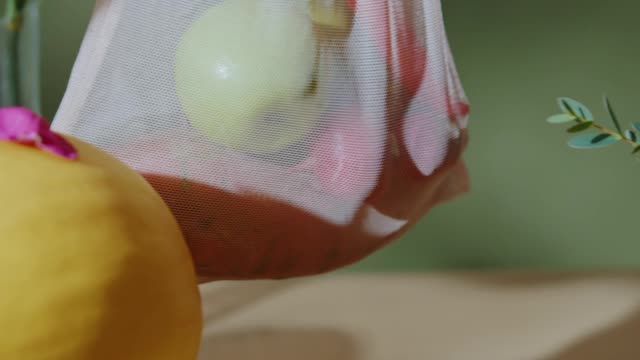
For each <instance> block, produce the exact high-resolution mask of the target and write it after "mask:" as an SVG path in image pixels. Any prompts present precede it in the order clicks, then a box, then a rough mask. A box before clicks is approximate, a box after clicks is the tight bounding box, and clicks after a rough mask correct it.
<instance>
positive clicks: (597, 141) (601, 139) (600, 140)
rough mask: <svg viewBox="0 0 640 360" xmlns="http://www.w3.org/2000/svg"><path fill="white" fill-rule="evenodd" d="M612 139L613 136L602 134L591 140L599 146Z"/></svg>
mask: <svg viewBox="0 0 640 360" xmlns="http://www.w3.org/2000/svg"><path fill="white" fill-rule="evenodd" d="M609 137H611V134H600V135H596V136H595V137H594V138H593V139H591V143H592V144H599V143H601V142H603V141H605V140H607V139H608V138H609Z"/></svg>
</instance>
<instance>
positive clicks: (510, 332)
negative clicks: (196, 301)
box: [199, 273, 640, 360]
mask: <svg viewBox="0 0 640 360" xmlns="http://www.w3.org/2000/svg"><path fill="white" fill-rule="evenodd" d="M201 288H202V294H203V301H204V306H205V317H206V326H205V332H204V337H203V343H202V349H201V353H200V357H199V360H218V359H246V360H257V359H265V360H271V359H274V360H275V359H277V360H293V359H303V360H320V359H332V360H378V359H380V360H382V359H385V360H387V359H388V360H400V359H437V360H440V359H442V360H467V359H468V360H484V359H487V360H527V359H536V360H537V359H545V360H596V359H598V360H606V359H615V360H626V359H629V360H637V359H640V273H637V274H632V273H624V274H621V273H618V274H567V275H562V274H551V273H534V274H531V273H484V274H469V273H467V274H366V275H364V274H363V275H331V276H323V277H313V278H305V279H299V280H294V281H289V280H288V281H253V282H217V283H210V284H205V285H201Z"/></svg>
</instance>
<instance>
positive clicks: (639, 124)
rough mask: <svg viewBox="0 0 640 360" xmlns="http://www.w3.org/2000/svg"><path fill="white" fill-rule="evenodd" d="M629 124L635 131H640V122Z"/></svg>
mask: <svg viewBox="0 0 640 360" xmlns="http://www.w3.org/2000/svg"><path fill="white" fill-rule="evenodd" d="M631 126H632V127H633V128H634V129H636V131H640V122H634V123H631Z"/></svg>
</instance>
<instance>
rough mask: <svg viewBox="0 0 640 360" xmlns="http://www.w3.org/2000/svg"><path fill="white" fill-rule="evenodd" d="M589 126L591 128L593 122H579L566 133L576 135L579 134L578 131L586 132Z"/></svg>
mask: <svg viewBox="0 0 640 360" xmlns="http://www.w3.org/2000/svg"><path fill="white" fill-rule="evenodd" d="M591 126H593V121H587V122H581V123H579V124H576V125H573V126H572V127H570V128H569V129H567V132H568V133H577V132H580V131H584V130H587V129H588V128H590V127H591Z"/></svg>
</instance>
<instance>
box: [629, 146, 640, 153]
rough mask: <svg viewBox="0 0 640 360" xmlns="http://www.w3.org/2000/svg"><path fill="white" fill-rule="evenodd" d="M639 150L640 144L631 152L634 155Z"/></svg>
mask: <svg viewBox="0 0 640 360" xmlns="http://www.w3.org/2000/svg"><path fill="white" fill-rule="evenodd" d="M639 151H640V145H638V146H636V147H635V148H633V151H632V152H631V154H632V155H633V154H635V153H637V152H639Z"/></svg>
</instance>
